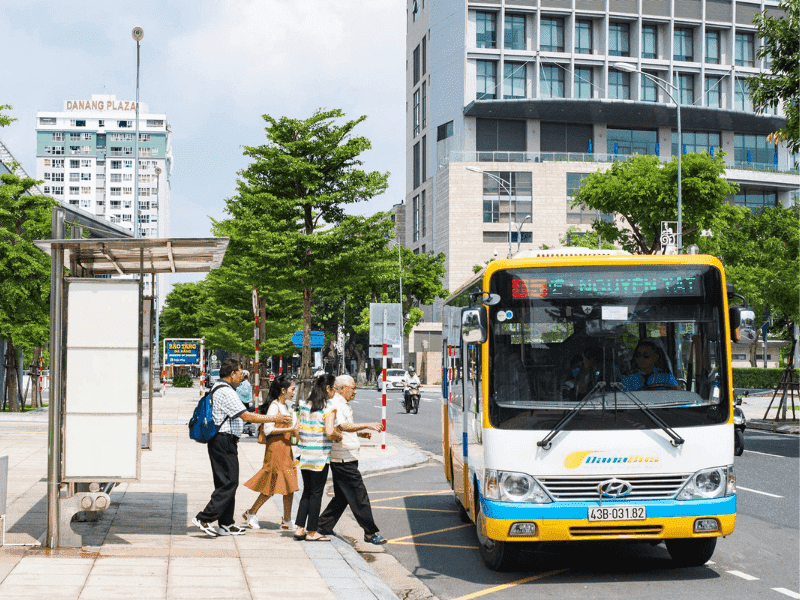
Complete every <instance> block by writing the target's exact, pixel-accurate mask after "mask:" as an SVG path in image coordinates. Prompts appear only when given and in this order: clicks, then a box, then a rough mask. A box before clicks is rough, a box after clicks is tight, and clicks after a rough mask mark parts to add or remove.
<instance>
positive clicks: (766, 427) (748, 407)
mask: <svg viewBox="0 0 800 600" xmlns="http://www.w3.org/2000/svg"><path fill="white" fill-rule="evenodd" d="M774 393H775V391H774V390H767V391H765V392H757V393H753V394H750V395H749V396H747V397H746V398H742V406H741V409H742V412H744V416H745V417H747V427H748V429H758V430H760V431H771V432H774V433H788V434H794V435H798V434H800V422H798V421H797V420H792V407H791V406H790V405H789V406H787V411H786V416H787V417H788V420H786V421H783V420H778V419H776V418H775V417H776V416H777V413H778V408H777V407H778V404H779V403H780V400H781V395H780V393H779V394H778V395H777V397H776V398H775V401H774V402H773V403H772V407H771V408H770V409H769V417H770V418H769V419H764V413H766V412H767V407H768V406H769V403H770V401H771V400H772V396H773V394H774ZM786 401H787V402H791V398H790V397H789V396H787V398H786ZM794 401H795V406H797V405H798V404H800V399H798V398H797V395H796V394H795V397H794ZM795 414H796V415H798V416H800V410H797V409H795Z"/></svg>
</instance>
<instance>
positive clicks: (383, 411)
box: [381, 344, 386, 450]
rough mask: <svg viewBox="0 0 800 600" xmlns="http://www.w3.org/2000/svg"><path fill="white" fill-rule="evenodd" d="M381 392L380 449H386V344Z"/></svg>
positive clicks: (382, 359) (384, 347)
mask: <svg viewBox="0 0 800 600" xmlns="http://www.w3.org/2000/svg"><path fill="white" fill-rule="evenodd" d="M381 362H382V366H383V394H382V395H381V450H386V344H384V345H383V356H382V357H381Z"/></svg>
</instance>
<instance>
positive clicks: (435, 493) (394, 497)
mask: <svg viewBox="0 0 800 600" xmlns="http://www.w3.org/2000/svg"><path fill="white" fill-rule="evenodd" d="M369 493H370V494H372V490H370V492H369ZM384 493H387V492H384ZM449 493H450V490H447V491H444V492H426V493H424V494H406V495H405V496H392V497H391V498H381V499H380V502H388V501H389V500H401V499H402V498H416V497H419V496H435V495H440V494H449Z"/></svg>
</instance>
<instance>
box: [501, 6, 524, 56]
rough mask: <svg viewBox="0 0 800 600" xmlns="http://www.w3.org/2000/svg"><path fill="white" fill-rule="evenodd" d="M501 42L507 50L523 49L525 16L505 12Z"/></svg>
mask: <svg viewBox="0 0 800 600" xmlns="http://www.w3.org/2000/svg"><path fill="white" fill-rule="evenodd" d="M503 44H504V45H505V47H506V48H507V49H509V50H525V16H524V15H509V14H506V27H505V31H504V42H503Z"/></svg>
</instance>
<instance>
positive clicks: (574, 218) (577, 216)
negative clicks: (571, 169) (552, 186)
mask: <svg viewBox="0 0 800 600" xmlns="http://www.w3.org/2000/svg"><path fill="white" fill-rule="evenodd" d="M588 176H589V173H567V223H568V224H571V225H591V224H592V223H594V222H595V221H606V222H608V223H611V222H613V220H614V218H613V216H612V215H608V214H605V213H601V212H600V211H597V210H589V209H585V208H583V207H580V206H576V207H572V199H573V197H574V196H575V194H576V193H577V192H578V190H579V189H580V187H581V183H582V182H583V180H584V179H586V178H587V177H588Z"/></svg>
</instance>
